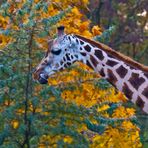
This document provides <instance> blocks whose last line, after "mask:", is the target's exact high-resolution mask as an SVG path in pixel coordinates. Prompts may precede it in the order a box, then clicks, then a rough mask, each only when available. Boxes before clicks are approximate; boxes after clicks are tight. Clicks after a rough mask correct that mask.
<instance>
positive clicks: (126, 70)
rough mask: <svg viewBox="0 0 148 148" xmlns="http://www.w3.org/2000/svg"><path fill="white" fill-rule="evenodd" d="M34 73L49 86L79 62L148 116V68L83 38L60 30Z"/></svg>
mask: <svg viewBox="0 0 148 148" xmlns="http://www.w3.org/2000/svg"><path fill="white" fill-rule="evenodd" d="M48 47H49V48H48V51H47V52H46V55H45V57H44V58H43V59H42V61H41V62H40V64H39V65H38V66H37V67H36V70H35V72H34V79H36V80H38V81H39V82H40V83H41V84H46V83H47V82H48V81H47V80H48V77H49V76H51V75H52V74H54V73H56V72H57V71H60V70H62V69H65V68H67V67H69V66H70V65H72V64H73V63H74V62H76V61H81V62H83V63H84V64H86V65H88V66H89V67H91V68H92V69H94V71H95V72H97V73H99V74H100V75H101V76H102V77H104V78H105V79H107V80H108V81H109V82H110V83H111V84H112V85H113V86H115V87H116V88H117V89H118V90H120V91H122V92H123V93H124V94H125V96H126V97H127V98H128V99H129V100H131V101H132V102H133V103H135V104H137V105H138V106H139V107H140V108H141V109H142V110H143V111H144V112H145V113H147V114H148V67H147V66H144V65H141V64H140V63H138V62H136V61H134V60H132V59H131V58H129V57H126V56H124V55H123V54H121V53H119V52H117V51H115V50H112V49H111V48H110V47H108V46H106V45H104V44H102V43H99V42H95V41H93V40H90V39H88V38H85V37H83V36H80V35H73V34H65V33H64V26H60V27H58V33H57V38H56V39H52V40H50V41H49V43H48Z"/></svg>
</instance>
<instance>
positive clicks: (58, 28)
mask: <svg viewBox="0 0 148 148" xmlns="http://www.w3.org/2000/svg"><path fill="white" fill-rule="evenodd" d="M64 28H65V27H64V26H59V27H57V31H58V37H61V36H63V35H64Z"/></svg>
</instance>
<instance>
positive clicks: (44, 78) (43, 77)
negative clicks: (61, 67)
mask: <svg viewBox="0 0 148 148" xmlns="http://www.w3.org/2000/svg"><path fill="white" fill-rule="evenodd" d="M38 81H39V83H40V84H47V83H48V75H45V74H40V76H39V79H38Z"/></svg>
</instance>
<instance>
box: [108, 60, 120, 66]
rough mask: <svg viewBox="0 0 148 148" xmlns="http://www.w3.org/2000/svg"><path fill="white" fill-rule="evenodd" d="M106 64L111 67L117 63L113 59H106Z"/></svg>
mask: <svg viewBox="0 0 148 148" xmlns="http://www.w3.org/2000/svg"><path fill="white" fill-rule="evenodd" d="M106 64H107V65H109V66H111V67H114V66H115V65H117V64H118V63H117V62H115V61H112V60H108V61H107V62H106Z"/></svg>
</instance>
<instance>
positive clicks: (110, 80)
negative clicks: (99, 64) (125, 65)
mask: <svg viewBox="0 0 148 148" xmlns="http://www.w3.org/2000/svg"><path fill="white" fill-rule="evenodd" d="M107 72H108V80H109V82H111V83H112V84H115V83H116V82H117V78H116V76H115V75H114V74H113V72H112V71H111V70H110V69H108V70H107Z"/></svg>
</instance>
